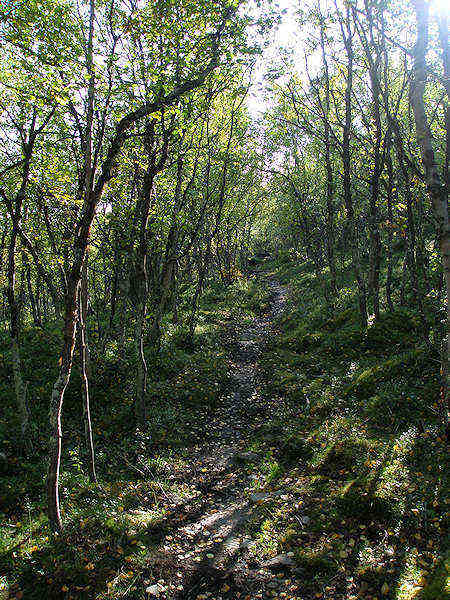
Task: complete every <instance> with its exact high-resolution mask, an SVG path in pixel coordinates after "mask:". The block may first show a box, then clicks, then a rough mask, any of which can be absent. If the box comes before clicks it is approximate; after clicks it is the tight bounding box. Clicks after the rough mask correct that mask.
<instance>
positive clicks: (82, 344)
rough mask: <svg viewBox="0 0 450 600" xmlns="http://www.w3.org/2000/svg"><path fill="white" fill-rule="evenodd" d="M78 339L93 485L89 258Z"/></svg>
mask: <svg viewBox="0 0 450 600" xmlns="http://www.w3.org/2000/svg"><path fill="white" fill-rule="evenodd" d="M78 306H79V308H78V324H79V327H78V338H79V344H78V346H79V351H80V361H81V382H82V383H81V384H82V394H83V422H84V444H85V452H84V454H85V463H86V465H87V468H88V473H89V480H90V481H91V482H92V483H96V482H97V474H96V471H95V451H94V438H93V433H92V421H91V406H90V391H89V379H90V370H91V369H90V358H89V346H88V339H87V327H86V318H87V308H88V275H87V256H86V259H85V261H84V265H83V270H82V274H81V285H80V288H79V292H78Z"/></svg>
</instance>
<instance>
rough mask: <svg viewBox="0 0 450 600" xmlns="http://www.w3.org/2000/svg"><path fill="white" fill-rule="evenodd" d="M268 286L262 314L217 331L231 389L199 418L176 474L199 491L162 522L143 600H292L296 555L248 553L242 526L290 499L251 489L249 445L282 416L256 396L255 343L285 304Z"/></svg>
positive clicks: (255, 457)
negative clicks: (197, 432)
mask: <svg viewBox="0 0 450 600" xmlns="http://www.w3.org/2000/svg"><path fill="white" fill-rule="evenodd" d="M269 286H270V301H269V302H270V308H269V310H268V311H267V312H266V314H264V315H262V316H260V317H256V318H254V319H253V321H252V322H250V323H249V324H246V325H244V326H242V325H241V324H240V323H231V324H229V325H228V326H227V327H226V329H225V330H224V331H223V332H222V335H223V343H224V345H225V348H226V351H227V355H228V358H229V367H230V372H229V375H230V386H229V389H228V390H227V392H226V393H225V394H224V395H223V397H222V399H221V401H220V402H219V404H218V406H217V407H216V408H215V410H214V411H213V412H212V413H209V414H208V415H203V416H201V415H199V418H202V417H203V418H204V417H205V416H206V420H205V422H204V423H203V437H204V441H203V443H201V444H200V445H198V446H197V447H196V448H195V451H194V452H193V453H192V454H191V455H190V456H186V457H185V460H186V464H187V466H188V468H187V469H185V470H184V471H181V472H179V473H178V475H177V476H178V478H179V480H180V481H183V482H185V483H186V484H188V485H189V486H191V487H192V485H195V487H196V488H197V490H198V494H195V495H194V496H193V497H191V498H190V499H189V501H188V502H186V503H183V505H182V506H180V505H177V504H175V505H173V506H172V507H170V508H171V510H172V511H173V513H174V515H175V517H174V522H173V523H171V524H170V526H168V527H167V526H166V528H165V535H164V537H163V539H162V541H161V545H160V548H159V549H158V550H157V552H156V553H155V555H154V560H153V564H152V573H153V574H154V573H158V575H157V579H156V581H155V580H154V579H153V580H152V579H147V580H146V584H148V585H147V587H146V591H147V593H148V594H149V597H152V596H156V597H166V598H177V599H180V600H181V599H186V600H188V599H198V600H201V599H203V598H204V599H207V598H211V599H217V600H218V599H220V598H240V597H242V598H252V599H253V598H263V597H273V596H274V595H275V594H280V595H281V596H280V597H287V598H291V597H294V595H295V590H298V589H299V585H298V584H297V583H296V580H295V576H294V578H293V577H292V573H291V569H292V567H293V566H295V563H294V561H293V559H292V558H291V555H292V556H294V553H293V552H292V553H285V554H280V555H278V556H276V557H273V558H271V559H269V560H264V558H263V559H262V560H257V559H256V557H255V555H254V554H252V552H251V547H252V543H253V542H254V540H253V539H252V537H251V536H250V535H249V534H248V532H247V530H246V528H247V526H248V524H249V523H251V520H252V515H253V513H254V512H255V509H256V507H258V506H260V505H261V504H263V503H264V502H266V501H267V500H269V499H275V498H277V497H279V496H280V497H282V498H283V500H285V501H286V500H287V499H288V496H284V495H283V493H282V490H281V489H279V488H278V487H277V489H275V488H273V487H272V486H270V485H269V486H266V488H265V490H264V491H263V492H261V491H260V492H257V491H256V489H258V485H257V483H256V481H257V479H258V478H257V476H255V473H254V471H253V469H252V466H253V465H255V464H257V463H259V462H260V461H261V459H262V458H263V455H262V454H261V453H257V452H254V451H252V450H248V447H249V445H251V444H252V442H253V441H254V440H255V438H256V437H257V433H258V431H259V430H260V429H261V428H262V427H263V425H264V424H265V423H267V422H268V421H270V420H271V419H272V418H273V416H274V415H275V414H276V415H277V416H282V415H283V414H285V416H287V414H286V413H284V409H286V410H287V407H283V406H282V403H281V401H280V399H279V398H276V399H272V400H270V399H269V398H267V397H266V396H265V395H264V394H263V393H262V391H261V384H260V381H259V374H258V358H259V356H260V355H261V352H262V350H261V346H262V344H263V343H264V342H265V341H266V340H267V338H268V336H270V334H271V332H273V328H274V317H275V316H276V315H280V314H281V312H282V310H283V307H284V304H285V301H286V293H287V290H286V286H282V285H280V284H279V283H278V282H277V281H276V280H274V279H270V280H269ZM288 572H289V574H288ZM283 573H284V575H285V576H284V577H282V576H281V575H283Z"/></svg>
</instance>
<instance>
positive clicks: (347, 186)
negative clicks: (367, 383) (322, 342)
mask: <svg viewBox="0 0 450 600" xmlns="http://www.w3.org/2000/svg"><path fill="white" fill-rule="evenodd" d="M349 10H350V9H349V7H347V15H346V23H345V27H346V31H345V30H344V25H343V24H342V23H341V32H342V38H343V41H344V45H345V49H346V54H347V74H346V88H345V124H344V131H343V139H342V162H343V167H344V176H343V189H344V205H345V209H346V213H347V232H348V237H349V244H350V248H351V255H352V263H353V272H354V274H355V279H356V283H357V286H358V303H359V313H360V317H361V321H362V323H363V325H364V326H365V325H366V324H367V303H366V288H365V283H364V279H363V276H362V271H361V264H360V258H359V240H358V229H357V226H356V222H355V213H354V208H353V198H352V187H351V185H352V184H351V158H350V135H351V124H352V104H351V102H352V87H353V48H352V32H351V29H350V14H349Z"/></svg>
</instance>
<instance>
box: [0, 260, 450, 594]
mask: <svg viewBox="0 0 450 600" xmlns="http://www.w3.org/2000/svg"><path fill="white" fill-rule="evenodd" d="M320 285H322V283H321V282H319V283H317V279H316V278H315V277H314V274H313V273H311V271H310V267H309V265H307V264H303V265H297V264H293V263H291V262H287V263H286V264H284V265H283V264H281V265H280V264H275V263H268V264H265V265H263V266H262V267H261V269H260V271H259V272H255V273H252V274H250V276H249V277H248V278H245V277H241V278H240V279H239V280H238V281H237V282H236V284H235V286H234V287H233V286H222V287H221V286H220V285H218V286H217V287H216V288H213V289H212V290H210V291H209V292H208V293H207V294H205V298H204V304H203V306H202V309H201V314H200V320H199V325H198V331H199V332H200V334H199V338H198V341H197V342H196V344H197V346H196V347H195V348H194V349H190V350H189V351H187V350H185V349H184V347H183V343H184V342H183V338H182V337H179V338H177V337H176V336H174V337H173V338H171V339H169V340H168V342H167V343H166V345H165V346H164V347H163V348H162V351H161V353H160V356H159V358H158V361H159V363H158V364H157V366H155V367H154V368H153V370H154V373H155V374H157V375H156V376H155V380H154V381H152V382H151V383H150V386H149V397H148V405H149V407H151V411H149V419H150V421H149V422H150V423H151V426H152V427H151V429H150V432H149V435H148V438H147V440H144V441H143V442H142V443H141V442H139V440H138V441H136V440H134V441H133V435H132V430H131V429H127V428H129V427H130V411H131V410H132V394H129V397H128V396H127V392H126V390H127V389H128V387H127V386H128V381H129V379H127V378H126V377H124V379H123V381H124V383H123V385H122V386H119V385H118V383H117V375H116V378H115V379H113V380H112V381H113V382H114V385H113V384H111V383H110V384H108V383H107V381H108V379H107V377H109V375H108V372H109V371H108V370H107V369H106V368H105V367H104V366H103V371H102V373H103V375H102V377H103V378H101V377H98V378H96V382H97V388H95V389H94V392H93V395H94V398H95V404H96V405H97V406H98V407H99V408H100V409H101V410H99V411H97V412H96V413H95V415H94V422H95V423H96V428H95V434H96V447H97V455H98V471H99V474H100V483H99V484H98V485H95V484H90V483H89V482H88V481H87V478H86V476H85V475H84V472H83V468H82V466H81V464H80V461H79V459H78V454H77V451H78V446H77V443H78V442H77V436H78V435H79V432H77V430H75V429H72V430H69V431H68V432H67V441H66V444H65V449H66V455H65V459H64V467H65V470H64V472H63V476H62V499H63V508H64V520H65V523H66V528H65V534H64V536H63V537H61V538H52V536H51V535H50V534H49V531H48V524H47V520H46V517H45V512H44V510H45V498H44V497H43V493H42V474H43V473H44V472H45V466H44V464H45V463H44V462H43V460H44V458H45V453H44V449H45V446H43V450H42V451H41V454H39V455H37V458H35V459H34V462H33V461H31V460H30V461H29V462H28V463H23V464H21V465H20V467H19V465H18V463H17V461H16V459H15V456H14V453H13V452H11V454H10V456H8V462H7V465H6V471H5V475H4V476H2V477H0V500H1V501H2V502H3V503H4V505H5V508H2V509H1V510H2V524H1V535H0V584H1V583H3V584H4V587H6V586H7V589H8V591H7V593H6V595H5V593H4V592H2V590H1V585H0V599H2V600H3V598H11V599H13V598H14V599H16V600H19V599H21V598H24V599H25V600H41V599H45V598H48V599H55V600H78V599H83V600H94V599H95V600H107V599H117V600H119V599H127V600H152V599H154V598H159V599H160V600H236V599H240V600H259V599H263V600H266V599H269V598H272V599H274V600H281V599H286V600H314V599H322V600H356V599H360V600H438V599H439V600H441V599H442V600H443V599H444V598H446V595H447V594H448V591H449V589H448V584H446V580H447V578H448V568H449V555H448V552H447V553H446V550H445V548H446V547H448V545H447V544H446V541H445V535H444V533H445V525H446V518H447V517H446V513H447V510H446V509H447V504H448V499H447V497H446V489H448V488H447V475H448V472H447V470H446V467H445V465H446V460H445V453H446V448H445V440H444V439H443V437H442V434H441V430H440V428H439V425H438V419H437V409H436V405H435V400H433V399H434V398H435V397H436V390H438V389H439V388H438V385H439V384H438V381H437V379H436V361H435V357H432V356H430V355H429V353H428V352H427V351H426V348H425V347H424V345H423V344H422V343H421V342H420V329H419V328H420V320H419V319H417V316H416V315H415V314H414V313H412V312H408V311H407V310H405V309H401V310H398V311H396V312H395V313H394V314H392V313H386V314H383V315H382V317H381V318H380V321H379V322H378V323H372V324H369V326H368V327H367V328H361V326H360V325H359V324H358V321H357V319H356V317H355V311H354V308H353V305H354V303H353V300H352V298H348V297H347V296H345V294H343V295H342V298H340V299H339V300H338V302H337V304H336V306H335V309H334V310H330V308H329V307H328V306H326V303H325V302H324V301H323V300H321V298H323V293H322V290H321V289H320ZM318 286H319V287H318ZM343 289H344V288H343ZM344 291H345V289H344ZM30 335H33V336H34V337H36V336H37V335H40V334H39V332H38V333H34V332H31V333H30ZM33 339H34V338H33ZM37 339H38V340H40V338H39V337H38V338H37ZM39 343H40V342H39ZM177 344H178V345H177ZM49 353H50V350H49ZM34 354H36V353H30V359H29V360H30V363H29V364H30V369H29V373H30V375H29V377H30V380H31V384H32V385H33V380H32V379H31V375H32V373H36V374H37V375H36V383H35V385H36V390H37V391H39V389H40V388H38V387H37V386H38V385H41V384H40V383H39V381H40V380H41V379H42V378H41V375H40V371H39V369H38V367H35V368H34V370H33V367H34V363H33V362H32V361H33V360H35V358H34ZM41 356H42V354H41V355H40V357H41ZM112 356H113V358H112V359H111V360H116V358H115V355H114V354H113V355H112ZM39 360H42V359H41V358H39ZM150 360H151V358H150V357H149V361H150ZM116 364H117V363H114V367H113V372H114V373H116V374H117V366H116ZM100 366H102V364H101V363H100ZM97 369H99V367H97ZM127 370H129V367H128V365H124V372H125V373H126V372H127ZM99 372H100V371H99ZM102 392H103V393H104V394H105V399H103V398H102V396H101V393H102ZM47 397H48V390H44V391H43V394H42V406H43V407H45V405H46V398H47ZM70 402H71V400H70V397H69V400H68V412H69V413H70V415H71V416H70V419H69V417H66V420H67V422H68V423H69V424H70V423H72V422H75V421H76V419H74V417H73V416H72V415H74V414H76V413H74V412H73V411H74V410H75V409H76V407H77V406H78V404H77V402H78V400H77V395H76V387H75V389H74V400H73V408H72V405H71V404H70ZM70 411H72V412H70ZM44 416H45V413H44ZM36 418H39V414H38V415H37V417H36ZM118 432H121V433H120V435H119V434H118ZM7 433H8V432H7ZM12 444H13V442H12V438H11V440H10V441H9V445H10V446H11V447H12ZM446 585H447V587H446ZM2 593H3V595H2Z"/></svg>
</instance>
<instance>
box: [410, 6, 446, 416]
mask: <svg viewBox="0 0 450 600" xmlns="http://www.w3.org/2000/svg"><path fill="white" fill-rule="evenodd" d="M413 6H414V9H415V12H416V20H417V39H416V44H415V47H414V66H413V79H412V82H411V103H412V107H413V112H414V121H415V125H416V137H417V142H418V145H419V148H420V153H421V157H422V162H423V165H424V168H425V175H426V183H427V189H428V194H429V196H430V199H431V202H432V207H433V213H434V217H435V221H436V223H437V225H436V228H437V235H438V240H439V248H440V251H441V256H442V266H443V270H444V278H445V286H446V293H447V302H446V304H447V305H446V313H447V324H446V337H447V340H446V343H445V344H444V345H443V352H442V373H443V378H444V385H443V402H442V406H441V413H442V418H443V419H444V420H446V416H445V415H446V405H447V400H448V393H449V384H450V381H449V378H450V221H449V212H448V188H447V185H446V181H445V178H444V181H443V180H442V179H441V175H440V173H439V169H438V165H437V162H436V159H435V155H434V149H433V141H432V135H431V130H430V126H429V124H428V118H427V114H426V110H425V101H424V95H425V84H426V79H427V67H426V53H427V47H428V24H429V14H428V10H429V5H428V3H427V2H425V1H424V0H413ZM445 422H446V421H445Z"/></svg>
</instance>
